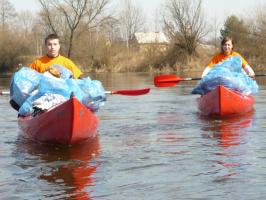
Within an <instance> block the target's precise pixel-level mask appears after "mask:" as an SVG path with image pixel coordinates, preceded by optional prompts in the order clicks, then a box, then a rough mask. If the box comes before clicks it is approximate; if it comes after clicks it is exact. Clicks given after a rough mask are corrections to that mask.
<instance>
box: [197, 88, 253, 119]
mask: <svg viewBox="0 0 266 200" xmlns="http://www.w3.org/2000/svg"><path fill="white" fill-rule="evenodd" d="M197 102H198V108H199V110H200V112H201V113H203V114H204V115H218V116H229V115H237V114H243V113H247V112H249V111H251V110H253V105H254V98H253V96H252V95H243V94H241V93H239V92H236V91H233V90H231V89H229V88H226V87H224V86H218V87H217V88H216V89H214V90H212V91H210V92H208V93H207V94H205V95H203V96H201V97H200V98H198V99H197Z"/></svg>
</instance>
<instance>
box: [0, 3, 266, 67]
mask: <svg viewBox="0 0 266 200" xmlns="http://www.w3.org/2000/svg"><path fill="white" fill-rule="evenodd" d="M38 3H39V5H40V10H39V11H38V12H37V13H31V12H29V11H20V12H18V11H16V9H15V7H14V5H12V4H11V2H10V1H9V0H0V71H1V72H13V71H15V70H17V69H18V67H19V66H21V65H23V66H24V65H28V64H30V62H31V61H32V60H33V59H34V58H36V57H39V56H41V55H42V54H43V53H45V51H44V49H43V48H44V38H45V36H46V35H47V34H50V33H56V34H58V35H59V36H60V38H61V50H62V53H63V54H64V55H65V56H67V57H69V58H71V59H72V60H74V61H75V62H76V63H77V64H78V65H79V66H81V69H82V70H84V71H97V72H100V71H103V72H107V71H108V72H129V71H160V70H165V69H170V70H175V71H176V70H184V68H189V69H191V70H197V69H201V68H202V69H203V68H204V67H205V66H204V65H206V64H207V63H206V59H204V58H205V57H208V55H211V54H214V53H217V51H219V48H220V47H219V41H220V39H221V38H222V37H224V36H232V37H233V38H234V39H235V40H236V48H237V50H238V51H239V52H240V53H241V54H243V55H244V57H245V58H247V60H248V62H249V63H250V64H251V65H253V66H254V69H255V71H258V70H263V66H264V63H265V62H266V61H265V59H264V58H265V55H264V54H265V53H266V51H265V48H266V45H265V42H266V20H265V19H266V18H265V15H266V12H265V11H264V10H263V8H261V10H259V9H258V10H257V12H256V16H255V17H253V18H245V19H243V18H241V17H239V16H236V15H231V16H228V17H227V18H226V20H225V22H224V23H223V25H222V28H221V29H220V30H217V26H215V25H214V26H212V25H211V24H209V22H208V21H207V18H206V15H205V13H204V10H203V6H202V1H201V0H166V1H164V3H163V5H162V6H161V8H162V9H161V13H160V17H158V19H155V20H157V21H160V22H161V23H160V24H156V25H157V26H159V29H160V30H162V31H163V32H164V34H165V35H166V36H167V38H168V41H169V43H167V44H165V45H166V46H167V48H166V50H165V51H161V50H160V49H158V47H157V46H156V45H150V47H149V48H148V49H146V51H144V52H143V51H141V50H140V47H139V45H138V44H137V42H136V39H135V37H134V34H135V33H136V32H140V31H145V30H146V29H147V28H146V27H145V26H147V25H145V23H146V22H147V21H146V16H145V11H144V10H142V9H141V7H139V6H138V5H136V4H134V1H133V0H123V1H122V2H121V4H120V5H119V8H118V7H116V8H112V7H111V3H112V2H111V0H38ZM210 32H212V33H215V34H213V35H211V36H210ZM217 33H218V34H217ZM207 36H208V37H207ZM202 43H205V44H208V45H210V46H213V47H216V48H214V49H211V50H210V49H206V48H205V49H204V48H200V47H201V44H202Z"/></svg>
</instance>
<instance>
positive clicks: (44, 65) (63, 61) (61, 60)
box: [29, 55, 82, 78]
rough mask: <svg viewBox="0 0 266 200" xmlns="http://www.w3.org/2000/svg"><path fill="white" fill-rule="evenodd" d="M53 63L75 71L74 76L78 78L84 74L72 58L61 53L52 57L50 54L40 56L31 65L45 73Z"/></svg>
mask: <svg viewBox="0 0 266 200" xmlns="http://www.w3.org/2000/svg"><path fill="white" fill-rule="evenodd" d="M53 65H60V66H63V67H65V68H67V69H69V70H70V71H71V72H72V73H73V77H74V78H78V77H79V76H80V75H81V74H82V72H81V71H80V69H79V68H78V67H77V66H76V65H75V64H74V63H73V62H72V61H71V60H70V59H68V58H66V57H64V56H61V55H59V56H57V57H55V58H50V57H48V56H43V57H40V58H38V59H36V60H35V61H33V63H31V64H30V66H29V67H30V68H32V69H34V70H36V71H38V72H40V73H44V72H45V71H47V70H48V69H49V68H50V67H51V66H53Z"/></svg>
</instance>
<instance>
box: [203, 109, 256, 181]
mask: <svg viewBox="0 0 266 200" xmlns="http://www.w3.org/2000/svg"><path fill="white" fill-rule="evenodd" d="M253 114H254V113H253V112H250V113H247V114H245V115H240V116H235V117H229V118H207V117H204V116H201V117H200V118H201V120H203V121H204V122H205V124H206V125H205V126H204V128H203V129H204V132H205V134H203V137H204V138H210V139H214V140H216V141H217V146H216V147H217V148H214V150H213V156H214V157H213V158H214V159H213V160H212V162H214V163H215V165H214V166H213V167H215V168H217V165H216V164H218V166H222V167H223V168H219V167H218V168H219V170H218V171H219V172H220V173H218V174H217V176H216V177H215V179H214V181H215V182H220V181H225V180H228V179H229V178H232V177H235V176H236V175H239V174H240V173H242V172H243V167H244V166H249V165H251V163H250V162H249V161H248V148H247V145H246V144H247V143H248V137H249V134H248V133H249V127H251V125H252V121H253ZM225 169H227V170H226V171H224V170H225Z"/></svg>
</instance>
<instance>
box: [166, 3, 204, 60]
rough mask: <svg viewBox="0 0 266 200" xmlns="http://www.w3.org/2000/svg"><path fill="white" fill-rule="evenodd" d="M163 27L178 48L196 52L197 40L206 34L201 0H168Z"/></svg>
mask: <svg viewBox="0 0 266 200" xmlns="http://www.w3.org/2000/svg"><path fill="white" fill-rule="evenodd" d="M165 5H166V16H165V19H164V21H165V27H166V29H167V32H168V35H169V36H171V37H172V39H173V40H174V42H175V43H176V45H177V47H178V48H182V49H184V50H185V51H187V53H188V55H193V54H194V53H196V47H197V45H198V42H199V41H200V40H201V39H202V38H203V37H204V36H206V35H207V34H208V32H209V31H208V30H207V29H206V27H207V24H206V21H205V20H204V15H203V11H202V4H201V0H168V1H167V2H166V4H165Z"/></svg>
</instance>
